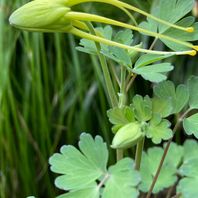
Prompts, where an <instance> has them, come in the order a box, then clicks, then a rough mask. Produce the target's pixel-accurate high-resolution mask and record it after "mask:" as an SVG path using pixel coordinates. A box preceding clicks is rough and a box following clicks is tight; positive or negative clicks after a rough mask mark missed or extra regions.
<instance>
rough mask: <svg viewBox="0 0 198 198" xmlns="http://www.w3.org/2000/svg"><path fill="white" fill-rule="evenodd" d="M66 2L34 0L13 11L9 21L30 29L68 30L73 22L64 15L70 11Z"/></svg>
mask: <svg viewBox="0 0 198 198" xmlns="http://www.w3.org/2000/svg"><path fill="white" fill-rule="evenodd" d="M66 4H67V1H65V0H56V1H54V0H34V1H31V2H29V3H27V4H25V5H23V6H22V7H20V8H19V9H17V10H16V11H15V12H13V14H12V15H11V16H10V18H9V21H10V24H11V25H13V26H15V27H17V28H21V29H25V30H30V31H41V32H43V31H44V32H52V31H60V32H63V31H67V29H68V28H70V27H71V22H70V20H67V19H66V18H65V17H64V16H65V15H66V14H67V13H68V12H69V11H70V8H69V7H67V5H66Z"/></svg>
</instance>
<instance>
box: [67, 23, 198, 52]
mask: <svg viewBox="0 0 198 198" xmlns="http://www.w3.org/2000/svg"><path fill="white" fill-rule="evenodd" d="M68 33H71V34H74V35H76V36H79V37H81V38H86V39H89V40H93V41H96V42H99V43H103V44H106V45H110V46H115V47H120V48H123V49H127V50H134V51H138V52H143V53H149V54H159V55H160V54H161V55H184V54H188V55H191V56H195V55H196V51H195V50H189V51H178V52H167V51H156V50H147V49H142V48H139V47H133V46H128V45H124V44H121V43H117V42H114V41H111V40H108V39H105V38H102V37H98V36H95V35H91V34H88V33H86V32H83V31H81V30H78V29H76V28H74V27H73V28H71V29H70V30H69V31H68Z"/></svg>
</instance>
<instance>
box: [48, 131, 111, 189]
mask: <svg viewBox="0 0 198 198" xmlns="http://www.w3.org/2000/svg"><path fill="white" fill-rule="evenodd" d="M79 146H80V149H81V151H82V152H83V154H84V155H83V154H82V153H81V152H80V151H78V150H77V149H76V148H75V147H73V146H63V147H62V148H61V154H58V153H56V154H54V155H53V156H52V157H51V158H50V159H49V163H50V165H51V170H52V171H53V172H55V173H59V174H63V175H62V176H59V177H57V179H56V180H55V184H56V186H57V187H58V188H60V189H64V190H73V189H75V190H78V189H81V188H83V187H86V186H88V187H89V185H90V183H93V182H94V181H95V180H96V179H98V178H99V177H101V176H102V175H103V174H104V172H105V171H106V164H107V159H108V151H107V148H106V144H105V143H104V142H103V141H102V138H101V137H99V136H97V137H96V138H95V140H94V139H93V138H92V137H91V136H90V135H88V134H85V133H84V134H82V135H81V136H80V143H79Z"/></svg>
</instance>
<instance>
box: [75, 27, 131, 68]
mask: <svg viewBox="0 0 198 198" xmlns="http://www.w3.org/2000/svg"><path fill="white" fill-rule="evenodd" d="M95 30H96V32H97V33H98V35H100V36H102V37H104V38H106V39H108V40H113V41H116V42H119V43H122V44H125V45H131V44H132V42H133V34H132V31H131V30H125V31H119V32H118V33H117V34H116V35H115V36H114V37H112V35H113V30H112V27H111V26H109V25H108V26H105V27H104V28H101V27H100V28H96V29H95ZM100 45H101V53H102V54H103V55H104V56H106V57H108V58H110V59H112V60H114V61H115V62H117V63H119V64H121V65H124V66H127V67H131V65H132V62H131V53H132V52H129V51H127V50H124V49H121V48H118V47H112V46H108V45H104V44H100ZM76 49H77V50H79V51H81V52H85V53H89V54H92V55H97V49H96V46H95V43H94V42H93V41H90V40H87V39H81V41H80V46H78V47H76Z"/></svg>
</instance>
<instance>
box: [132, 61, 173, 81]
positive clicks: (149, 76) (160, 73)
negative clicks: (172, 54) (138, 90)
mask: <svg viewBox="0 0 198 198" xmlns="http://www.w3.org/2000/svg"><path fill="white" fill-rule="evenodd" d="M173 68H174V67H173V66H172V65H171V64H170V63H160V64H154V65H148V66H145V67H138V68H134V69H133V72H134V73H136V74H139V75H141V76H142V77H143V78H144V79H145V80H149V81H151V82H156V83H158V82H161V81H163V80H166V79H167V76H166V75H165V74H164V73H167V72H169V71H171V70H173Z"/></svg>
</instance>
